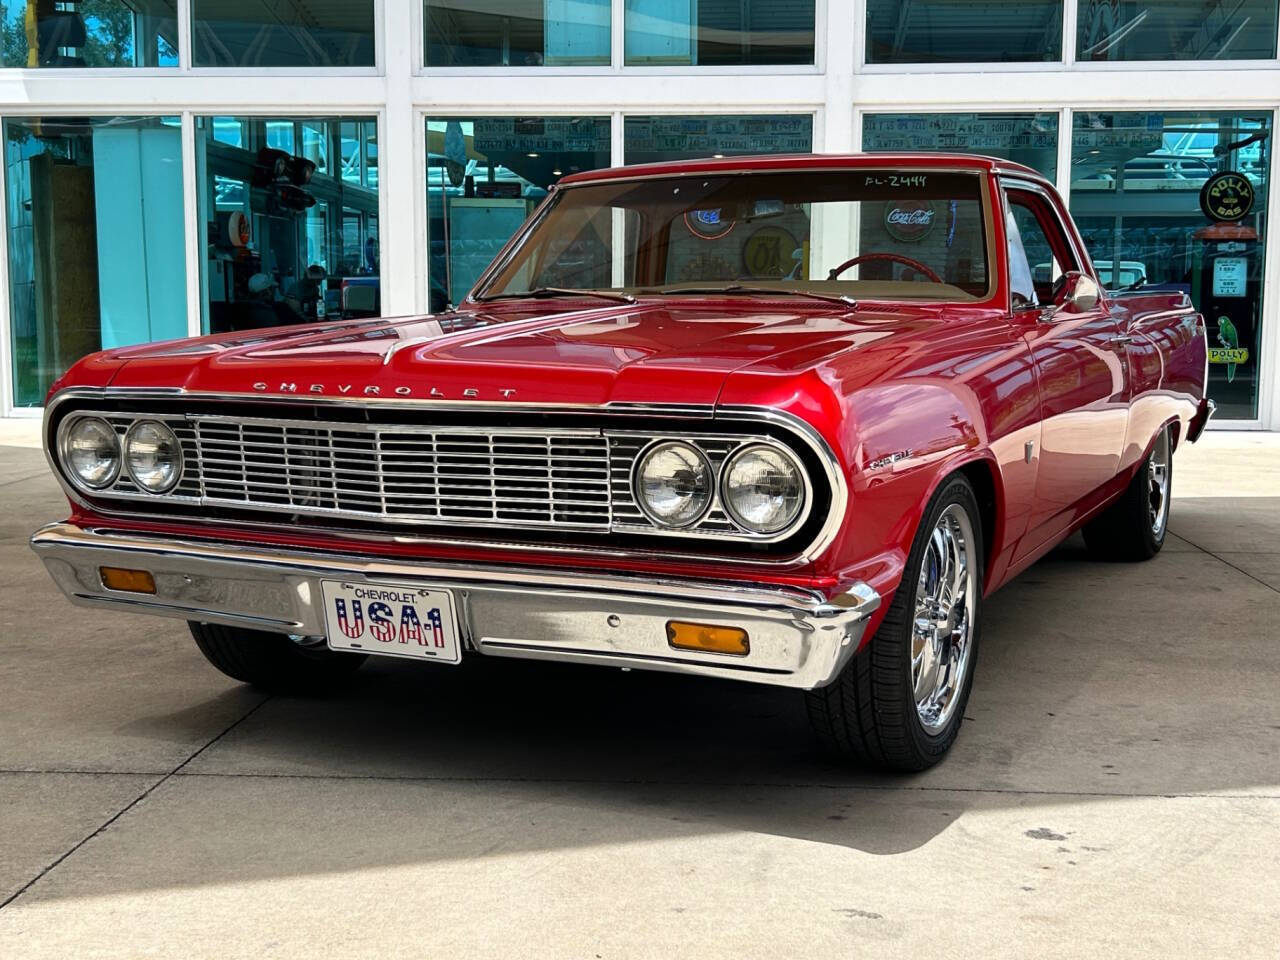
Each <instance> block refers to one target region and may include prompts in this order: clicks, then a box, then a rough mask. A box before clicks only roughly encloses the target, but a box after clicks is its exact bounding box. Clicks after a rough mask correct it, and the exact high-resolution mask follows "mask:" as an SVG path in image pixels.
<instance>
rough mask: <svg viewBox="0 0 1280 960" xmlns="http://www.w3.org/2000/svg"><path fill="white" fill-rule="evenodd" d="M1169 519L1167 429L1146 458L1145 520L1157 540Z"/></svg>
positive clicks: (1157, 439)
mask: <svg viewBox="0 0 1280 960" xmlns="http://www.w3.org/2000/svg"><path fill="white" fill-rule="evenodd" d="M1168 517H1169V428H1168V427H1165V428H1164V429H1163V430H1161V431H1160V435H1159V436H1158V437H1156V443H1155V446H1154V447H1152V448H1151V456H1149V457H1148V458H1147V519H1148V520H1149V521H1150V522H1151V532H1152V533H1153V534H1155V538H1156V539H1157V540H1159V539H1160V537H1161V535H1162V534H1163V533H1164V525H1165V521H1166V520H1167V519H1168Z"/></svg>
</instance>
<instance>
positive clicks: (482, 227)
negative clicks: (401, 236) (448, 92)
mask: <svg viewBox="0 0 1280 960" xmlns="http://www.w3.org/2000/svg"><path fill="white" fill-rule="evenodd" d="M426 134H427V221H428V230H427V235H428V238H429V241H430V254H429V270H428V273H429V276H430V283H431V289H430V309H431V311H432V312H433V313H435V312H438V311H440V310H442V309H444V308H445V306H446V305H447V304H450V303H458V302H459V301H460V300H461V299H462V297H463V296H465V294H466V293H467V291H468V290H470V289H471V287H472V285H473V284H474V283H475V281H476V278H477V277H479V276H480V273H481V271H482V270H484V268H485V267H487V266H488V265H489V262H490V261H491V260H492V259H493V257H494V255H495V254H496V253H497V252H498V251H499V250H500V249H502V246H503V245H504V244H505V243H506V242H507V241H508V240H509V239H510V238H511V235H512V234H513V233H515V231H516V230H517V229H518V228H519V227H520V225H521V224H522V223H524V221H525V218H526V217H528V216H529V214H530V213H532V212H533V209H534V207H536V206H537V204H538V202H539V201H540V200H541V199H542V198H543V197H545V196H546V195H547V188H548V187H550V186H551V184H553V183H555V181H556V180H558V179H559V178H560V177H562V176H564V175H566V174H570V173H577V172H579V171H582V170H595V169H597V168H599V167H607V166H608V165H609V152H610V151H609V147H610V141H609V118H608V117H468V118H457V119H445V118H441V119H431V120H428V121H427V130H426Z"/></svg>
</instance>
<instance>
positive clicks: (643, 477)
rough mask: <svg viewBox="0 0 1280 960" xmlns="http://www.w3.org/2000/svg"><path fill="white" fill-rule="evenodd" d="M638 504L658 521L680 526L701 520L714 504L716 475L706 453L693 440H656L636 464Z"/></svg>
mask: <svg viewBox="0 0 1280 960" xmlns="http://www.w3.org/2000/svg"><path fill="white" fill-rule="evenodd" d="M633 486H634V490H635V498H636V503H637V504H639V506H640V509H641V510H642V511H644V514H645V516H646V517H648V518H649V519H650V520H651V521H652V522H653V523H654V524H656V525H657V526H660V527H671V528H680V527H687V526H690V525H691V524H694V523H697V522H698V521H699V520H701V519H702V517H703V515H704V514H705V513H706V512H707V509H708V508H709V507H710V506H711V498H712V496H713V494H714V492H715V475H714V473H713V472H712V470H711V464H710V463H709V462H708V461H707V457H706V455H705V454H704V453H703V452H702V451H701V450H699V449H698V448H697V447H695V446H693V444H690V443H684V442H683V441H679V440H670V441H665V442H663V443H656V444H654V445H653V446H652V447H650V448H649V449H648V450H647V451H645V453H644V455H643V456H642V457H641V458H640V462H639V463H637V464H636V471H635V478H634V481H633Z"/></svg>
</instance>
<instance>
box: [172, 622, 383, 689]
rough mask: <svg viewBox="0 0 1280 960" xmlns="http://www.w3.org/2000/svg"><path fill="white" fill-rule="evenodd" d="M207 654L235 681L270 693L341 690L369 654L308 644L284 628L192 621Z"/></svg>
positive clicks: (197, 642) (195, 632)
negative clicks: (268, 629)
mask: <svg viewBox="0 0 1280 960" xmlns="http://www.w3.org/2000/svg"><path fill="white" fill-rule="evenodd" d="M187 626H188V627H190V628H191V636H192V637H194V638H195V641H196V646H197V647H199V648H200V652H201V653H203V654H204V656H205V659H206V660H208V661H209V662H210V663H211V664H213V665H214V666H215V667H217V668H218V669H219V670H221V671H222V672H223V673H225V674H226V675H227V676H228V677H231V679H233V680H239V681H241V682H242V683H251V684H253V685H254V686H255V687H261V688H262V689H263V690H268V691H270V692H272V693H294V694H303V695H307V694H324V693H331V692H333V691H334V690H337V689H339V688H340V687H342V686H344V685H345V684H346V683H348V682H349V681H350V680H351V677H352V676H353V675H354V674H355V672H356V671H357V670H359V669H360V665H361V664H362V663H364V661H365V657H364V655H363V654H359V653H335V652H334V651H333V650H330V649H329V648H328V647H325V646H323V645H306V644H303V643H300V642H298V641H295V640H293V639H291V638H290V637H288V636H286V635H285V634H283V633H268V632H266V631H263V630H244V629H240V628H238V627H223V626H219V625H218V624H213V623H194V622H188V624H187Z"/></svg>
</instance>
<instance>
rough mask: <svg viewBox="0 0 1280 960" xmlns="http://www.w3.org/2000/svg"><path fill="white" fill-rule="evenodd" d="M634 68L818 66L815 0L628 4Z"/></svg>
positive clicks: (640, 0) (638, 0) (641, 0)
mask: <svg viewBox="0 0 1280 960" xmlns="http://www.w3.org/2000/svg"><path fill="white" fill-rule="evenodd" d="M626 11H627V13H626V38H627V39H626V62H627V63H628V64H629V65H632V66H665V65H676V66H692V65H698V66H715V65H730V66H736V65H742V64H792V63H813V25H814V0H732V2H730V0H627V5H626Z"/></svg>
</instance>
